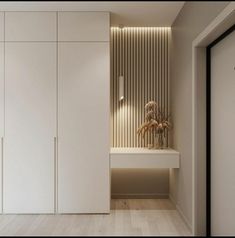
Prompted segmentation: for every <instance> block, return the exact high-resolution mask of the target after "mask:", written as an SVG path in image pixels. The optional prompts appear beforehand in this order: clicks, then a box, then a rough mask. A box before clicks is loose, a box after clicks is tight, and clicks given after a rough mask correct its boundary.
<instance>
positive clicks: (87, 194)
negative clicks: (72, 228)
mask: <svg viewBox="0 0 235 238" xmlns="http://www.w3.org/2000/svg"><path fill="white" fill-rule="evenodd" d="M58 54H59V73H58V77H59V79H58V87H59V91H58V93H59V95H58V97H59V101H58V102H59V117H58V122H59V126H58V132H59V135H58V211H59V212H60V213H107V212H109V203H110V186H109V96H110V95H109V81H110V80H109V75H110V73H109V43H59V51H58Z"/></svg>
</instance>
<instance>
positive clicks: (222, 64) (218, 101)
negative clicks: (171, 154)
mask: <svg viewBox="0 0 235 238" xmlns="http://www.w3.org/2000/svg"><path fill="white" fill-rule="evenodd" d="M234 43H235V31H234V32H232V33H230V34H229V35H228V36H226V38H224V39H223V40H222V41H221V42H219V43H217V44H216V45H215V46H213V47H212V49H211V235H212V236H234V234H235V202H234V201H235V146H234V135H235V125H234V121H235V106H234V105H235V70H234V65H235V44H234Z"/></svg>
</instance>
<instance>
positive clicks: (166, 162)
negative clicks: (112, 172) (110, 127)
mask: <svg viewBox="0 0 235 238" xmlns="http://www.w3.org/2000/svg"><path fill="white" fill-rule="evenodd" d="M110 164H111V168H143V169H152V168H179V167H180V154H179V152H178V151H176V150H173V149H163V150H160V149H159V150H156V149H148V148H111V150H110Z"/></svg>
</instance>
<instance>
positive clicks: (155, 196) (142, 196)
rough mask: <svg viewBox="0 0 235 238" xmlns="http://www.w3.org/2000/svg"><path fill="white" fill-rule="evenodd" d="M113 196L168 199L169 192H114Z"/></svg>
mask: <svg viewBox="0 0 235 238" xmlns="http://www.w3.org/2000/svg"><path fill="white" fill-rule="evenodd" d="M111 198H113V199H118V198H119V199H138V198H139V199H146V198H155V199H166V198H169V194H168V193H167V194H165V193H150V194H148V193H144V194H143V193H112V195H111Z"/></svg>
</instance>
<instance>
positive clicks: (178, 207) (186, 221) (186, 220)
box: [169, 194, 192, 232]
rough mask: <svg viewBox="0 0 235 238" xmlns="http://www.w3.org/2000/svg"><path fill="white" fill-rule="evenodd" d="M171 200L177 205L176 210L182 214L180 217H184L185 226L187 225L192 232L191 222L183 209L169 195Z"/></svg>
mask: <svg viewBox="0 0 235 238" xmlns="http://www.w3.org/2000/svg"><path fill="white" fill-rule="evenodd" d="M169 199H170V200H171V202H172V203H173V204H174V205H175V208H176V210H177V211H178V213H179V214H180V216H181V217H182V219H183V220H184V222H185V224H186V225H187V227H188V228H189V230H190V231H191V232H192V225H191V223H190V222H189V220H188V219H187V217H186V216H185V215H184V213H183V211H182V209H181V208H180V206H179V205H178V204H177V203H176V201H175V199H174V198H173V197H172V196H171V195H170V194H169Z"/></svg>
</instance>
